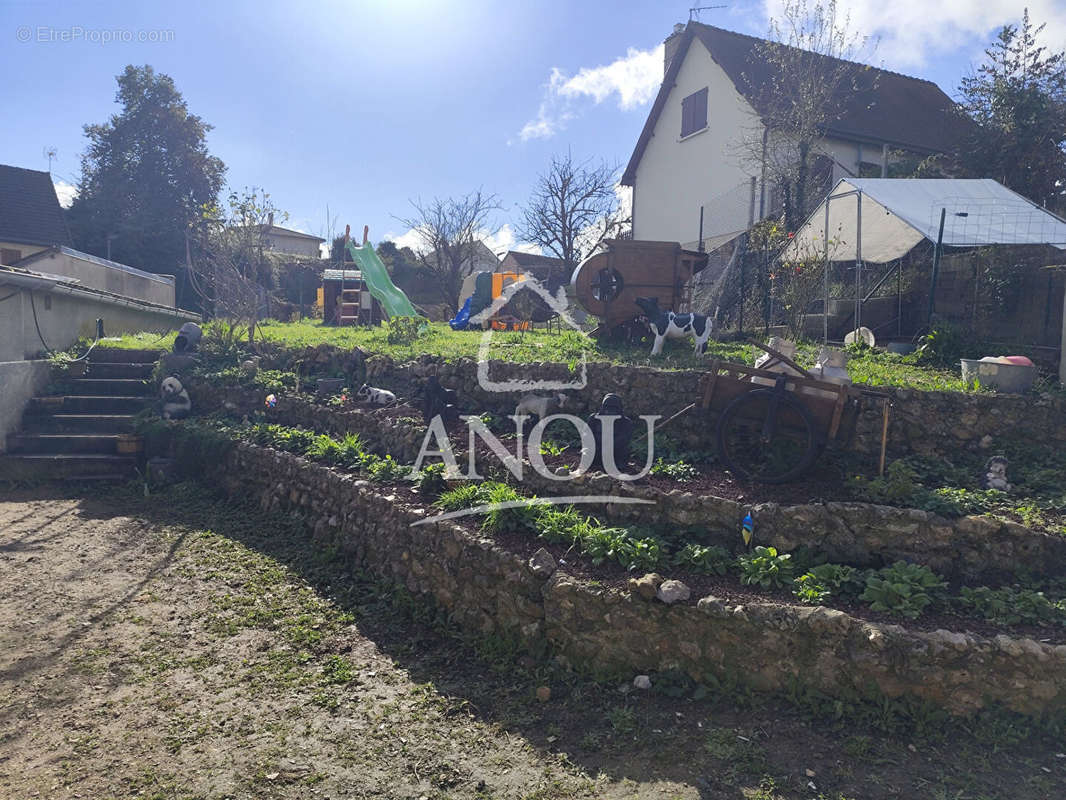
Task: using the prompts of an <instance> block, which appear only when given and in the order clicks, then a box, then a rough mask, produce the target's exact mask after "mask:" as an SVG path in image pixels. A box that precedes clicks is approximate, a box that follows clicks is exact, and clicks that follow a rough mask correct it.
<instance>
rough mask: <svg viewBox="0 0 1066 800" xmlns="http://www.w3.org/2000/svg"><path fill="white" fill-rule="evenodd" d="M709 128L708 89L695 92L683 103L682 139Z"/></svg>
mask: <svg viewBox="0 0 1066 800" xmlns="http://www.w3.org/2000/svg"><path fill="white" fill-rule="evenodd" d="M706 127H707V89H706V87H705V88H703V89H700V90H699V91H698V92H693V93H692V94H690V95H689V96H688V97H686V98H685V99H684V100H682V101H681V138H682V139H683V138H685V137H686V136H691V135H692V134H694V133H696V132H697V131H702V130H703V129H704V128H706Z"/></svg>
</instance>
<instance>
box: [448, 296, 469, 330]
mask: <svg viewBox="0 0 1066 800" xmlns="http://www.w3.org/2000/svg"><path fill="white" fill-rule="evenodd" d="M473 299H474V295H470V297H468V298H466V302H465V303H463V307H462V308H460V309H459V313H458V314H456V315H455V317H454V318H453V319H450V320H448V325H450V326H451V329H452V330H453V331H462V330H466V326H467V325H469V324H470V302H471V301H472V300H473Z"/></svg>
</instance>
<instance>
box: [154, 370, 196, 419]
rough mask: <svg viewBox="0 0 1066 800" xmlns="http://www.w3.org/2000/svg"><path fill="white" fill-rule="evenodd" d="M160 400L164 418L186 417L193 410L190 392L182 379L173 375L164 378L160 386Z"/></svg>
mask: <svg viewBox="0 0 1066 800" xmlns="http://www.w3.org/2000/svg"><path fill="white" fill-rule="evenodd" d="M159 400H160V404H161V410H162V414H163V419H185V417H187V416H189V412H191V411H192V401H191V400H190V399H189V393H188V392H187V391H185V387H184V386H182V385H181V381H179V380H178V379H177V378H175V377H174V376H173V375H171V376H170V377H169V378H164V379H163V383H162V384H160V386H159Z"/></svg>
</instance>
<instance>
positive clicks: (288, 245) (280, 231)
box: [263, 225, 325, 258]
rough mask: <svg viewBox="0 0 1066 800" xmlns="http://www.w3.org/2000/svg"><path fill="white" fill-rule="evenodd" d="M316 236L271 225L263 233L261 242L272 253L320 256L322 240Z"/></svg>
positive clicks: (304, 256) (308, 256)
mask: <svg viewBox="0 0 1066 800" xmlns="http://www.w3.org/2000/svg"><path fill="white" fill-rule="evenodd" d="M324 241H325V239H321V238H319V237H318V236H310V235H308V234H306V233H300V232H299V231H290V230H287V229H285V228H279V227H278V226H276V225H275V226H273V227H271V228H269V229H268V230H267V231H265V232H264V234H263V244H264V245H265V246H266V247H268V248H269V249H270V250H271V252H274V253H288V254H289V255H294V256H301V257H303V258H320V253H319V247H318V246H319V244H321V243H322V242H324Z"/></svg>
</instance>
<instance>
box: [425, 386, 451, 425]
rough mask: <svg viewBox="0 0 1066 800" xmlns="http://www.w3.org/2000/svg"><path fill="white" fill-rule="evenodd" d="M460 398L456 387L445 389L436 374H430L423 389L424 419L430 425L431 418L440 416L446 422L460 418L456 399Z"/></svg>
mask: <svg viewBox="0 0 1066 800" xmlns="http://www.w3.org/2000/svg"><path fill="white" fill-rule="evenodd" d="M458 399H459V397H458V395H457V394H456V393H455V389H445V388H444V387H443V386H441V385H440V381H439V380H437V376H436V375H430V376H429V379H428V380H427V381H426V385H425V387H423V389H422V419H423V421H424V422H425V423H426V424H427V425H428V424H429V423H430V420H432V419H433V418H434V417H436V416H440V418H441V419H442V420H444V422H445V423H448V422H455V420H457V419H459V409H458V407H457V406H456V401H457V400H458Z"/></svg>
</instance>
